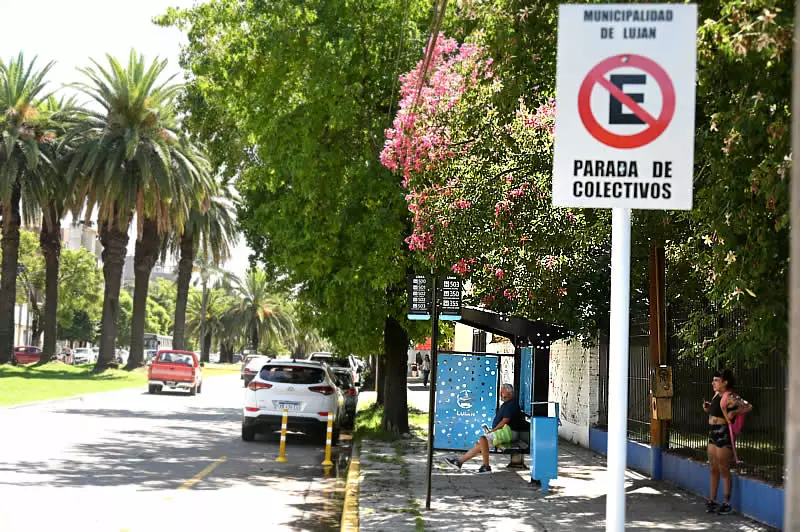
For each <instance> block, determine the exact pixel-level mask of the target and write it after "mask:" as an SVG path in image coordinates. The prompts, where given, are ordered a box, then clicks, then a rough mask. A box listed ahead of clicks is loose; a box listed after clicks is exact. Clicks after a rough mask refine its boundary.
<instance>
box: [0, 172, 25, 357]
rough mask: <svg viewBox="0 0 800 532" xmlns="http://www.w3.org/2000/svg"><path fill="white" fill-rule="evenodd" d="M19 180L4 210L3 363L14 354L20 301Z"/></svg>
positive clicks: (0, 295)
mask: <svg viewBox="0 0 800 532" xmlns="http://www.w3.org/2000/svg"><path fill="white" fill-rule="evenodd" d="M20 197H21V193H20V186H19V183H16V184H14V188H13V190H12V191H11V204H10V205H7V206H6V207H5V208H4V209H3V244H2V249H3V263H2V266H0V364H7V363H8V362H11V356H12V355H13V353H14V330H15V327H14V304H15V303H16V300H17V273H18V272H17V265H18V263H19V226H20V224H21V222H22V220H21V218H20V215H19V202H20Z"/></svg>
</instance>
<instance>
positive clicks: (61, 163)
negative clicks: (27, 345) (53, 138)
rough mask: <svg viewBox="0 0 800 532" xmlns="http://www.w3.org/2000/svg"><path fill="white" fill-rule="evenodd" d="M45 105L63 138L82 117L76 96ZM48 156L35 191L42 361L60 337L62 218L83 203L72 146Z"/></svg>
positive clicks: (54, 148) (54, 147) (51, 149)
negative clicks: (70, 168)
mask: <svg viewBox="0 0 800 532" xmlns="http://www.w3.org/2000/svg"><path fill="white" fill-rule="evenodd" d="M43 106H44V107H45V109H46V111H47V112H48V113H49V114H50V124H51V126H52V128H53V130H54V132H55V133H56V135H58V137H61V138H63V137H64V135H65V134H66V131H67V128H68V126H69V125H70V124H71V123H74V121H75V120H76V119H77V117H78V113H79V109H78V106H77V105H76V102H75V98H74V97H73V98H69V99H64V98H62V99H56V98H55V97H53V96H51V97H50V98H48V100H47V101H46V102H44V104H43ZM46 148H47V150H46V153H47V156H48V157H49V158H50V160H51V161H52V162H53V164H52V165H50V166H48V167H47V168H46V171H45V172H41V175H42V179H40V180H37V184H38V185H39V187H38V189H37V190H35V191H33V192H34V196H35V198H36V200H37V201H38V203H39V207H40V209H41V212H42V223H41V229H40V231H39V245H40V247H41V250H42V255H43V256H44V260H45V297H44V318H43V320H42V329H43V331H44V345H43V348H42V357H41V361H42V362H47V361H49V360H53V359H55V357H56V340H57V336H58V278H59V264H60V260H61V219H62V218H63V217H64V216H65V215H66V214H67V211H68V210H69V208H71V207H72V206H74V205H75V204H76V203H80V204H82V203H83V201H82V199H81V201H80V202H79V201H78V200H77V199H76V197H75V192H76V191H75V186H74V180H73V179H70V178H69V177H68V175H67V172H66V171H65V170H66V169H65V165H66V164H67V162H68V158H69V156H70V153H71V151H72V146H70V145H69V144H67V143H65V142H57V143H53V144H50V145H48V146H47V147H46Z"/></svg>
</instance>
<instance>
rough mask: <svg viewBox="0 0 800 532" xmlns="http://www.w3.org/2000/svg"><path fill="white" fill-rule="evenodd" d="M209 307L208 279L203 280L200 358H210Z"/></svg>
mask: <svg viewBox="0 0 800 532" xmlns="http://www.w3.org/2000/svg"><path fill="white" fill-rule="evenodd" d="M207 308H208V288H207V285H206V281H205V280H204V281H203V299H202V301H201V302H200V360H208V351H207V350H206V343H205V341H204V340H205V337H206V309H207Z"/></svg>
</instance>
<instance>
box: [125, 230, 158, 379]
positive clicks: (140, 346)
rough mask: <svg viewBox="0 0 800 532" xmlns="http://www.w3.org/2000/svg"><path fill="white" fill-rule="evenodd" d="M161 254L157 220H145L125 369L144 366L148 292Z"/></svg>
mask: <svg viewBox="0 0 800 532" xmlns="http://www.w3.org/2000/svg"><path fill="white" fill-rule="evenodd" d="M160 252H161V236H160V235H159V233H158V225H157V224H156V222H155V220H150V219H145V220H144V222H143V223H142V237H141V238H140V239H138V240H137V241H136V249H135V251H134V254H133V272H134V285H133V314H132V315H131V352H130V355H129V356H128V364H127V365H126V366H125V369H134V368H139V367H141V366H144V325H145V317H146V315H147V292H148V291H149V290H150V273H151V272H152V271H153V266H155V265H156V261H157V260H158V256H159V254H160Z"/></svg>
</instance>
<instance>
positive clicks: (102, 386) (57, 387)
mask: <svg viewBox="0 0 800 532" xmlns="http://www.w3.org/2000/svg"><path fill="white" fill-rule="evenodd" d="M93 368H94V364H78V365H76V366H70V365H68V364H62V363H61V362H50V363H48V364H43V365H41V366H40V365H36V364H30V365H26V366H9V365H2V366H0V406H13V405H19V404H23V403H30V402H33V401H47V400H51V399H61V398H64V397H71V396H74V395H83V394H87V393H95V392H108V391H112V390H122V389H125V388H136V387H138V386H141V387H142V388H144V387H146V386H147V368H139V369H135V370H133V371H125V370H122V369H109V370H106V371H104V372H103V373H100V374H99V375H95V374H93V373H92V369H93ZM237 372H239V365H238V364H210V365H208V364H207V365H206V367H204V368H203V378H206V377H215V376H219V375H230V374H233V373H237Z"/></svg>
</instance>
